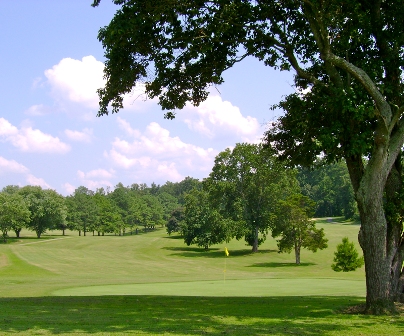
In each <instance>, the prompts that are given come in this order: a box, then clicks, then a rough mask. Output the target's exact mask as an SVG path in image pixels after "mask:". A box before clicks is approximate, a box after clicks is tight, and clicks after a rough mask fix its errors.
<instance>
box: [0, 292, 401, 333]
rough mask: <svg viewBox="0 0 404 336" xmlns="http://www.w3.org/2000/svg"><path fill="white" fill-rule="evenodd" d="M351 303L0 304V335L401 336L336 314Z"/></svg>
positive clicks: (74, 300) (367, 319) (55, 300)
mask: <svg viewBox="0 0 404 336" xmlns="http://www.w3.org/2000/svg"><path fill="white" fill-rule="evenodd" d="M359 303H361V300H360V299H358V298H354V297H273V298H270V297H262V298H251V297H227V298H214V297H172V296H109V297H108V296H106V297H102V296H101V297H99V296H96V297H43V298H3V299H0V307H1V311H2V316H1V320H0V333H1V334H2V335H11V334H16V333H18V334H19V335H68V334H73V333H74V334H75V335H85V334H93V335H205V334H208V335H243V336H245V335H252V336H255V335H256V336H258V335H307V336H308V335H341V334H344V335H400V334H402V333H403V332H404V320H403V318H400V317H399V316H388V317H373V316H364V315H348V314H342V313H340V310H341V309H343V308H344V307H345V306H346V305H349V304H359Z"/></svg>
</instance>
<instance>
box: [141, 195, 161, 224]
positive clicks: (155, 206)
mask: <svg viewBox="0 0 404 336" xmlns="http://www.w3.org/2000/svg"><path fill="white" fill-rule="evenodd" d="M142 200H143V202H144V204H145V205H146V207H143V211H144V213H143V225H144V227H145V229H154V228H155V226H156V225H164V219H163V217H164V208H163V206H162V205H161V203H160V201H159V199H158V197H156V196H153V195H145V196H143V197H142Z"/></svg>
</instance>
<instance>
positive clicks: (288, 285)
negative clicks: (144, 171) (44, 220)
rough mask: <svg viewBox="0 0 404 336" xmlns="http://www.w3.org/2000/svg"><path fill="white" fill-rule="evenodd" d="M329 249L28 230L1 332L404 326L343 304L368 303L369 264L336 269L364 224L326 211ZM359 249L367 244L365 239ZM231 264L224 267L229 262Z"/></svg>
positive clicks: (0, 259)
mask: <svg viewBox="0 0 404 336" xmlns="http://www.w3.org/2000/svg"><path fill="white" fill-rule="evenodd" d="M319 226H320V227H324V229H325V231H326V236H327V238H328V239H329V248H328V249H327V250H323V251H318V252H317V253H314V254H313V253H311V252H308V251H303V253H302V264H301V265H300V266H297V265H295V264H294V263H293V260H294V256H293V255H292V254H291V255H288V254H278V253H277V252H276V242H274V241H273V240H272V239H268V241H267V242H266V243H265V244H263V246H261V248H260V252H259V253H256V254H251V253H250V249H249V247H246V246H245V244H244V242H242V241H236V240H234V241H232V242H230V243H229V244H227V247H228V249H229V251H230V256H229V257H228V258H225V254H224V246H225V245H224V244H222V245H217V246H213V247H212V248H211V249H210V251H204V250H203V249H199V248H196V247H193V246H191V247H188V246H186V245H184V243H183V241H182V240H181V239H179V238H178V237H177V236H172V237H169V236H167V235H166V234H164V231H163V230H157V231H154V232H149V233H145V234H139V235H133V236H130V235H129V236H124V237H119V236H105V237H98V236H95V237H93V236H91V235H89V236H86V237H83V236H81V237H79V236H77V234H74V233H69V234H68V236H65V237H63V236H61V235H60V234H59V233H57V232H51V233H50V234H48V235H45V236H44V237H43V239H40V240H37V239H32V237H31V236H27V235H28V234H29V233H28V232H23V236H22V238H20V239H16V238H12V239H11V240H10V242H9V243H8V244H0V282H1V285H0V335H12V334H21V335H71V334H79V335H80V334H82V335H87V334H96V335H129V334H136V335H204V334H211V335H219V334H220V335H223V334H228V335H290V334H293V335H337V334H338V335H339V334H341V333H344V334H346V335H400V334H402V333H403V332H404V317H403V316H400V315H397V316H388V317H372V316H364V315H360V314H346V313H344V312H343V311H342V310H343V309H345V308H346V307H349V306H352V305H358V304H361V303H363V302H364V295H365V284H364V270H363V269H360V270H357V271H355V272H352V273H335V272H334V271H332V270H331V267H330V265H331V263H332V258H333V252H334V251H335V248H336V245H337V244H339V243H340V242H341V240H342V237H344V236H348V237H349V238H350V240H353V241H356V240H357V239H356V236H357V232H358V229H359V227H358V226H357V225H347V223H337V221H330V220H325V221H324V222H322V223H320V224H319ZM358 248H359V247H358ZM224 271H225V272H224Z"/></svg>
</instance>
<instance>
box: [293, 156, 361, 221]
mask: <svg viewBox="0 0 404 336" xmlns="http://www.w3.org/2000/svg"><path fill="white" fill-rule="evenodd" d="M296 177H297V179H298V181H299V184H300V188H301V192H302V194H303V195H305V196H308V197H310V198H311V199H312V200H313V201H315V202H316V212H315V214H314V216H315V217H339V216H344V217H345V219H351V218H353V216H354V215H355V212H356V204H355V198H354V194H353V190H352V185H351V181H350V178H349V173H348V170H347V168H346V164H345V162H342V161H341V162H337V163H335V164H329V165H327V164H326V163H325V162H324V161H322V160H318V161H317V162H316V164H315V167H314V169H309V168H305V167H299V169H298V174H297V176H296Z"/></svg>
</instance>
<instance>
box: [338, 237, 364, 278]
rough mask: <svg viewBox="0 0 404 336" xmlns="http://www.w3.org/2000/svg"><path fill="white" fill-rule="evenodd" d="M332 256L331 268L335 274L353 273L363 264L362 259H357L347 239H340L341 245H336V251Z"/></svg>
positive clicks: (356, 252) (352, 246) (357, 256)
mask: <svg viewBox="0 0 404 336" xmlns="http://www.w3.org/2000/svg"><path fill="white" fill-rule="evenodd" d="M334 254H335V257H334V262H335V264H332V265H331V268H332V269H333V270H334V271H335V272H341V271H342V272H351V271H355V270H356V269H357V268H360V267H362V266H363V264H364V261H363V257H359V255H358V251H357V250H356V248H355V246H354V244H353V243H352V242H350V241H349V239H348V237H344V238H342V243H341V244H338V246H337V251H336V252H335V253H334Z"/></svg>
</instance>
